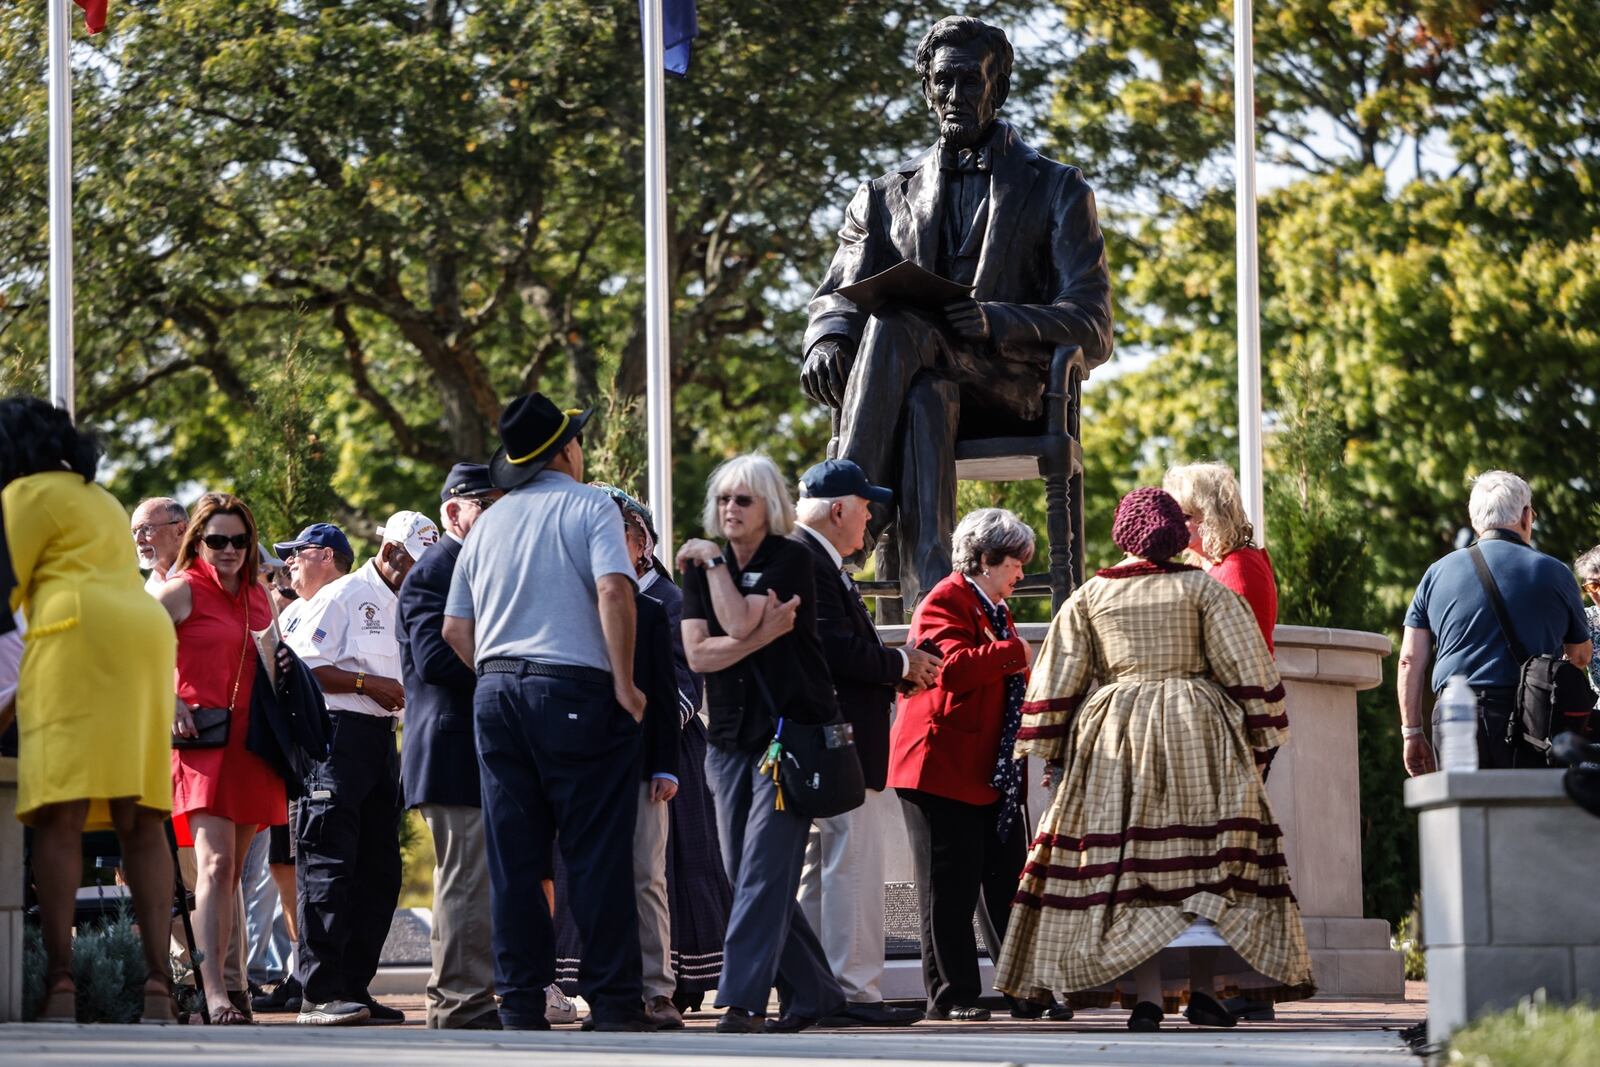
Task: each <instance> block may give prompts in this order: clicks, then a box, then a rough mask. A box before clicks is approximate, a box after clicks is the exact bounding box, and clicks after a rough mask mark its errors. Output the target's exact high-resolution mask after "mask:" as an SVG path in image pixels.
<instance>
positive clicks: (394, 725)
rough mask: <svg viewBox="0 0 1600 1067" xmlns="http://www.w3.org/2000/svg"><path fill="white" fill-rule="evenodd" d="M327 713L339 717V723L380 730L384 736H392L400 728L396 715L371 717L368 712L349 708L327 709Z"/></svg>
mask: <svg viewBox="0 0 1600 1067" xmlns="http://www.w3.org/2000/svg"><path fill="white" fill-rule="evenodd" d="M328 713H329V714H330V715H337V716H339V721H340V722H351V723H356V724H358V725H360V726H362V727H370V728H372V729H374V730H382V731H383V732H384V733H386V734H392V733H394V732H395V731H396V730H397V729H399V728H400V716H398V715H373V714H371V713H370V712H365V711H352V710H350V709H349V708H329V709H328Z"/></svg>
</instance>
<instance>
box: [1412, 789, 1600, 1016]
mask: <svg viewBox="0 0 1600 1067" xmlns="http://www.w3.org/2000/svg"><path fill="white" fill-rule="evenodd" d="M1561 775H1562V772H1561V771H1557V770H1548V771H1543V770H1540V771H1471V772H1461V771H1451V772H1448V773H1440V774H1427V775H1423V776H1422V777H1420V778H1412V779H1409V780H1408V781H1407V782H1406V785H1405V796H1406V806H1407V807H1409V808H1412V809H1414V810H1415V811H1416V812H1417V813H1418V814H1417V823H1418V826H1419V828H1420V830H1421V837H1422V934H1423V938H1424V940H1425V941H1426V942H1427V954H1428V1037H1429V1038H1430V1040H1433V1041H1443V1040H1446V1039H1447V1038H1448V1037H1449V1036H1450V1034H1451V1033H1452V1032H1454V1031H1455V1030H1456V1029H1457V1028H1458V1027H1460V1026H1462V1025H1464V1024H1466V1023H1467V1022H1469V1021H1471V1020H1472V1019H1474V1018H1476V1017H1477V1016H1479V1015H1482V1014H1485V1013H1488V1012H1493V1011H1499V1010H1501V1009H1504V1008H1509V1007H1512V1006H1514V1005H1515V1004H1516V1003H1517V1002H1518V1001H1519V1000H1520V999H1522V998H1523V997H1526V996H1529V995H1531V994H1533V993H1534V992H1536V991H1538V990H1540V989H1542V990H1544V991H1545V994H1546V996H1547V997H1548V998H1549V999H1550V1000H1551V1001H1556V1002H1570V1001H1576V1000H1583V999H1588V1000H1596V999H1600V896H1597V895H1596V894H1595V893H1594V891H1593V884H1594V879H1595V874H1596V872H1600V822H1597V821H1596V820H1595V819H1594V818H1593V817H1591V816H1590V815H1588V814H1587V813H1586V812H1584V811H1582V810H1581V809H1579V808H1578V807H1577V806H1576V805H1575V804H1573V803H1572V802H1571V801H1570V800H1568V799H1567V796H1566V794H1565V793H1564V792H1562V789H1561Z"/></svg>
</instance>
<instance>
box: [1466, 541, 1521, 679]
mask: <svg viewBox="0 0 1600 1067" xmlns="http://www.w3.org/2000/svg"><path fill="white" fill-rule="evenodd" d="M1467 552H1468V553H1470V554H1471V556H1472V567H1473V569H1474V570H1476V571H1477V572H1478V581H1479V582H1481V583H1482V584H1483V591H1484V593H1485V594H1487V595H1488V597H1489V606H1490V607H1492V608H1493V609H1494V617H1495V618H1496V619H1497V620H1499V623H1500V632H1501V633H1502V634H1503V635H1505V639H1506V644H1508V645H1510V646H1511V654H1512V655H1513V656H1515V657H1516V660H1517V666H1518V667H1521V666H1522V664H1524V663H1526V662H1527V661H1528V651H1527V649H1525V648H1523V647H1522V642H1521V641H1518V640H1517V632H1516V631H1515V630H1513V629H1512V628H1511V616H1510V615H1509V614H1508V613H1507V612H1506V602H1505V600H1503V599H1502V598H1501V596H1500V587H1499V586H1498V585H1496V584H1495V580H1494V572H1492V571H1491V570H1489V561H1488V560H1486V559H1484V558H1483V551H1482V550H1481V549H1479V548H1478V546H1477V545H1473V546H1472V547H1471V548H1469V549H1467Z"/></svg>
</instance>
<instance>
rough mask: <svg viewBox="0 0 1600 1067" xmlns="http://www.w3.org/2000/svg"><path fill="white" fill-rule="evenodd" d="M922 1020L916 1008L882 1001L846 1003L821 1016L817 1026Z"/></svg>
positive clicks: (910, 1022)
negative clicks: (892, 1005) (896, 1006)
mask: <svg viewBox="0 0 1600 1067" xmlns="http://www.w3.org/2000/svg"><path fill="white" fill-rule="evenodd" d="M921 1021H922V1012H921V1011H920V1010H918V1009H916V1008H895V1007H891V1006H890V1005H888V1004H885V1003H884V1002H883V1001H881V1000H880V1001H878V1002H877V1003H876V1004H846V1005H845V1006H844V1007H842V1008H840V1009H839V1010H838V1011H836V1012H834V1013H833V1014H832V1015H825V1016H823V1018H822V1020H821V1022H820V1023H818V1025H819V1026H827V1027H847V1026H910V1025H911V1024H912V1023H915V1022H921Z"/></svg>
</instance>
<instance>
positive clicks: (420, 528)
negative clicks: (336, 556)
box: [285, 511, 439, 1026]
mask: <svg viewBox="0 0 1600 1067" xmlns="http://www.w3.org/2000/svg"><path fill="white" fill-rule="evenodd" d="M378 533H379V535H380V536H381V537H382V538H383V544H382V546H381V547H380V548H379V549H378V554H377V555H376V556H374V557H373V558H372V559H370V560H368V561H367V563H366V564H365V565H363V566H362V567H360V568H359V569H357V570H356V571H354V572H353V573H351V574H347V575H345V576H344V577H343V578H340V579H338V580H336V581H333V582H330V583H329V584H328V585H326V586H324V587H322V588H321V589H320V590H318V592H317V594H316V595H315V596H314V597H312V598H311V599H310V600H309V601H307V602H306V604H305V606H304V607H303V608H301V609H300V611H299V613H298V615H297V616H296V620H295V627H294V632H293V633H292V634H286V635H285V639H286V640H287V642H288V644H289V647H290V648H291V649H293V650H294V651H295V653H296V654H297V655H299V657H300V658H301V660H302V661H304V663H305V665H306V666H307V667H309V668H310V669H311V673H312V674H314V675H316V678H317V682H318V683H319V684H320V685H321V686H322V692H323V696H324V697H325V698H326V700H327V705H328V714H329V719H330V721H331V726H332V730H333V733H332V737H331V739H330V742H329V746H328V758H327V759H326V760H324V761H323V762H322V763H320V764H318V765H317V767H316V769H315V770H313V771H312V772H311V774H310V775H309V776H308V777H307V779H306V796H305V798H304V799H302V800H301V801H300V804H299V808H298V810H297V811H296V813H295V836H296V839H297V842H298V846H299V847H298V854H297V857H296V864H295V873H296V876H297V877H296V883H297V889H298V895H299V898H300V929H299V935H300V942H299V963H298V974H297V977H298V978H299V979H300V985H301V987H302V994H301V996H302V1000H301V1004H300V1014H299V1015H298V1016H297V1017H296V1018H297V1021H298V1022H301V1023H305V1024H308V1025H315V1026H332V1025H341V1024H350V1023H360V1022H365V1021H366V1020H367V1019H369V1018H370V1019H372V1020H373V1021H376V1022H403V1021H404V1020H405V1016H404V1014H403V1013H401V1012H399V1011H396V1010H395V1009H393V1008H389V1007H385V1006H383V1005H380V1004H378V1003H377V1002H376V1001H374V1000H373V999H372V995H371V994H370V993H369V992H368V989H367V987H368V985H369V984H370V983H371V981H372V977H373V975H374V974H375V973H376V972H377V969H378V956H379V953H380V952H381V951H382V949H383V942H384V939H385V938H386V937H387V936H388V934H389V925H390V922H391V921H392V919H393V917H394V907H395V904H396V902H397V901H398V900H399V897H400V840H399V826H400V818H401V808H400V757H399V751H398V750H397V749H396V747H395V737H394V734H395V729H396V727H397V726H398V724H399V720H400V713H401V710H402V709H403V707H404V706H405V689H404V687H403V686H402V685H401V683H400V647H399V645H398V643H397V642H396V639H395V604H396V591H397V590H398V589H399V588H400V583H401V582H402V581H403V580H404V579H405V576H406V573H407V572H408V571H409V570H410V569H411V565H412V564H413V563H415V562H416V560H417V559H418V558H420V557H421V555H422V553H423V552H424V551H425V550H426V549H427V548H428V546H430V545H432V544H434V543H435V542H437V541H438V540H439V527H438V526H437V525H435V523H434V522H433V520H432V519H429V518H428V517H427V516H425V515H422V514H419V513H418V512H415V511H401V512H396V513H395V514H394V515H392V516H390V518H389V521H388V522H386V523H385V524H384V525H383V527H382V528H380V529H379V531H378ZM297 555H298V552H297Z"/></svg>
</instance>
